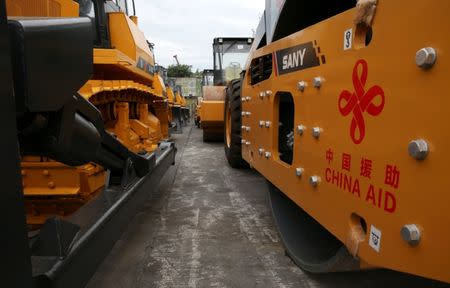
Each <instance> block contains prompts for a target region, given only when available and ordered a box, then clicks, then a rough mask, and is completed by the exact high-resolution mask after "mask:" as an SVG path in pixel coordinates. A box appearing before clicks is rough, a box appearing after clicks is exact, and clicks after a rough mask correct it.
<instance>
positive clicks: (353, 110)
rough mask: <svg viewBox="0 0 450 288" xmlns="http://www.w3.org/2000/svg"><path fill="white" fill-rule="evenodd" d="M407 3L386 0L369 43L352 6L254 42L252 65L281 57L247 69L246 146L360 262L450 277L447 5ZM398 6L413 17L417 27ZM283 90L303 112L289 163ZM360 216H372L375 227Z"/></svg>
mask: <svg viewBox="0 0 450 288" xmlns="http://www.w3.org/2000/svg"><path fill="white" fill-rule="evenodd" d="M404 2H405V1H379V3H378V5H377V10H376V15H375V18H374V20H373V24H372V31H373V36H372V39H371V41H369V42H370V43H366V42H367V40H366V33H365V32H366V31H364V30H360V27H357V26H355V24H354V18H355V14H356V8H355V9H350V10H347V11H346V12H344V13H341V14H338V15H336V16H334V17H332V18H329V19H327V20H325V21H322V22H320V23H318V24H315V25H312V26H309V27H308V28H305V29H303V30H301V31H299V32H297V33H294V34H291V35H289V36H287V37H285V38H282V39H280V40H278V41H276V42H273V43H271V44H269V45H267V46H265V47H263V48H261V49H258V50H255V51H254V52H253V53H252V55H251V59H250V60H251V61H249V62H253V63H254V61H256V59H258V58H260V57H263V56H268V57H273V66H272V73H271V74H270V77H268V78H267V79H265V80H263V81H260V82H259V83H256V84H252V83H251V79H250V74H251V73H250V67H247V73H246V76H245V78H244V80H243V88H242V93H241V97H242V111H243V112H242V113H246V112H250V114H249V116H248V117H242V125H244V126H248V127H251V129H249V131H248V132H247V131H243V132H242V139H243V141H248V142H249V145H243V148H242V154H243V158H244V159H245V160H246V161H247V162H248V163H249V164H250V165H251V166H252V167H253V168H255V169H256V170H257V171H259V172H260V173H261V174H262V175H263V176H264V177H266V178H267V179H268V180H269V181H270V182H272V183H273V184H274V185H275V186H276V187H278V188H279V189H280V190H281V191H283V193H284V194H286V195H287V196H288V197H289V198H290V199H292V200H293V201H294V202H295V203H296V204H297V205H299V206H301V207H302V208H303V209H304V210H305V211H306V212H307V213H308V214H310V215H311V216H312V217H313V218H314V219H316V220H317V221H318V222H319V223H321V224H322V225H323V226H324V227H325V228H326V229H327V230H328V231H330V232H331V233H332V234H333V235H335V236H336V237H337V238H338V239H339V240H340V241H342V243H344V244H345V245H346V246H347V248H348V250H349V251H350V252H351V253H352V254H353V255H354V256H356V257H358V258H359V259H360V260H361V267H362V268H367V267H386V268H390V269H394V270H398V271H403V272H407V273H412V274H416V275H421V276H425V277H429V278H434V279H438V280H441V281H446V282H450V273H449V271H450V246H449V245H448V244H449V243H450V230H449V229H448V227H450V213H449V212H448V211H449V210H448V203H449V201H450V196H449V194H448V193H447V192H448V188H445V187H447V186H446V180H445V179H446V178H447V174H448V170H447V169H446V167H447V165H448V163H449V162H450V153H449V151H447V150H446V148H448V147H449V146H450V137H449V133H448V131H446V130H445V125H446V123H449V122H450V118H449V117H450V113H449V111H448V107H450V97H449V92H448V91H447V92H446V90H445V83H446V81H447V80H448V76H449V71H450V58H449V57H448V54H447V53H446V52H448V51H450V41H449V39H448V37H446V36H445V35H448V32H449V29H448V28H449V27H450V23H449V17H448V15H447V12H448V11H449V9H450V3H449V2H448V1H444V0H435V1H413V2H408V5H405V3H404ZM424 11H428V12H426V13H424ZM430 11H432V13H430ZM400 14H401V15H407V17H408V18H409V19H414V21H415V22H416V23H415V25H414V29H411V26H410V22H409V21H407V20H405V21H403V20H399V17H400V19H403V18H401V17H404V16H399V15H400ZM431 27H432V29H431ZM349 30H350V31H353V34H351V35H352V36H351V37H350V38H349V39H348V40H346V38H345V32H346V31H349ZM346 41H351V42H352V44H351V45H349V43H348V42H347V43H346ZM366 44H368V45H367V46H366ZM301 45H303V46H301ZM346 45H347V46H346ZM424 47H433V48H434V49H435V51H437V60H436V63H435V64H434V66H433V67H432V68H429V69H423V68H420V67H418V66H417V65H416V62H415V57H416V52H417V51H418V50H420V49H421V48H424ZM287 48H290V49H291V52H292V53H286V50H284V49H287ZM304 48H307V49H312V50H311V51H309V52H307V53H310V57H311V58H308V57H306V58H304V59H303V58H302V57H303V56H301V55H304V54H305V50H303V49H304ZM288 52H289V51H288ZM297 53H300V54H301V55H299V54H297ZM298 57H300V58H298ZM277 60H281V61H277ZM300 61H305V62H304V64H305V65H306V61H313V62H314V65H310V67H308V68H307V69H306V68H305V69H298V70H297V71H293V70H295V69H291V71H289V72H286V69H287V70H289V69H290V68H292V67H294V66H295V65H297V66H298V65H299V64H298V63H300V65H304V64H303V62H300ZM308 63H309V62H308ZM308 65H309V64H308ZM337 71H339V73H337ZM248 97H250V98H248ZM282 98H283V99H290V100H288V102H289V103H290V104H289V105H291V107H293V109H294V115H295V116H294V119H293V128H294V129H293V132H294V135H293V140H294V146H293V147H294V149H293V159H292V162H291V163H287V162H285V161H283V160H282V159H281V158H282V157H281V155H280V147H279V138H278V137H279V129H280V128H279V127H280V126H279V123H280V119H281V116H282V114H283V113H284V112H285V111H284V110H283V109H284V108H282V106H283V104H282V102H281V101H280V99H282ZM202 105H205V103H203V104H202ZM416 139H424V140H425V141H426V142H427V143H428V148H429V153H428V155H427V157H426V159H424V160H417V159H414V158H413V157H412V156H410V155H409V153H408V147H409V143H411V141H414V140H416ZM444 148H445V149H444ZM266 152H267V153H266ZM298 169H301V170H298ZM298 171H301V172H302V173H298ZM299 174H300V175H301V176H299ZM355 217H356V218H358V219H359V218H361V219H364V221H365V223H367V231H365V232H364V231H363V229H360V228H361V227H360V222H359V221H358V222H357V223H356V222H355V221H354V219H355ZM407 224H415V225H416V226H417V227H419V228H420V231H421V240H420V243H419V244H418V245H415V246H413V245H409V244H408V243H406V242H405V241H404V240H403V239H402V237H401V233H400V231H401V229H402V227H403V226H404V225H407ZM375 229H376V230H375ZM374 231H377V233H376V235H379V236H380V239H379V240H380V242H379V246H377V247H376V248H374V247H373V246H371V245H370V243H371V241H370V238H371V237H372V234H373V232H374Z"/></svg>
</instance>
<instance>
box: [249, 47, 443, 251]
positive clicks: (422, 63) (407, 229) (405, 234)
mask: <svg viewBox="0 0 450 288" xmlns="http://www.w3.org/2000/svg"><path fill="white" fill-rule="evenodd" d="M436 59H437V52H436V50H435V49H434V48H432V47H426V48H422V49H420V50H419V51H417V53H416V58H415V60H416V65H417V66H418V67H419V68H422V69H430V68H431V67H432V66H433V65H434V64H435V63H436ZM312 82H313V86H314V88H317V89H319V88H320V87H321V86H322V84H323V82H324V79H323V78H322V77H320V76H318V77H314V79H313V81H312ZM306 87H308V83H307V82H305V81H303V80H302V81H300V82H298V83H297V89H298V90H299V91H301V92H303V91H305V89H306ZM272 94H273V93H272V91H270V90H267V91H262V92H260V94H259V97H260V98H261V99H264V98H265V97H270V96H272ZM249 101H251V97H249V96H246V97H242V102H249ZM250 115H251V112H249V111H242V117H250ZM270 126H271V122H270V121H264V120H260V121H259V127H266V128H270ZM241 129H242V131H246V132H250V130H251V128H250V127H249V126H242V127H241ZM305 130H306V127H305V126H304V125H298V126H297V133H298V134H299V135H300V136H302V135H303V134H304V132H305ZM322 131H323V129H322V128H320V127H313V128H312V129H311V134H312V136H313V137H314V138H315V139H319V138H320V134H321V132H322ZM241 141H242V142H241V143H242V144H245V145H247V146H249V145H250V144H251V143H250V141H247V140H244V139H242V140H241ZM428 152H429V145H428V143H427V141H425V140H424V139H416V140H413V141H411V142H410V143H409V145H408V153H409V155H410V156H411V157H413V158H414V159H416V160H424V159H425V158H426V157H427V156H428ZM258 154H259V155H260V156H262V155H264V156H265V158H267V159H269V158H270V157H271V156H272V153H271V152H269V151H265V150H264V149H263V148H259V149H258ZM304 172H305V169H304V168H302V167H297V168H296V169H295V175H296V176H297V177H301V176H302V175H303V174H304ZM320 181H321V179H320V177H319V176H317V175H313V176H311V177H310V178H309V183H310V184H311V186H312V187H317V186H318V185H319V183H320ZM400 234H401V236H402V238H403V239H404V240H405V241H406V242H407V243H408V244H410V245H411V246H415V245H417V244H419V242H420V238H421V233H420V229H419V227H418V226H417V225H415V224H408V225H404V226H403V227H402V229H401V231H400Z"/></svg>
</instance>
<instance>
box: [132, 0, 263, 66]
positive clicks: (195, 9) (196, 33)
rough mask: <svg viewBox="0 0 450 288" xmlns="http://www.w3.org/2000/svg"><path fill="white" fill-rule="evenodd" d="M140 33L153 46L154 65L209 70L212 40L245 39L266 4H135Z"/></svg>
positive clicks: (172, 0) (202, 0)
mask: <svg viewBox="0 0 450 288" xmlns="http://www.w3.org/2000/svg"><path fill="white" fill-rule="evenodd" d="M135 2H136V10H137V16H138V17H139V26H140V29H141V30H143V31H144V33H145V35H146V37H147V39H148V40H149V41H150V42H153V43H155V54H156V55H155V56H156V61H157V62H158V63H159V64H160V65H163V66H166V67H167V66H168V65H170V64H174V63H175V60H174V59H173V55H175V54H176V55H178V58H179V60H180V62H181V63H182V64H188V65H192V66H193V70H194V71H195V70H196V69H199V70H203V69H207V68H212V46H211V45H212V41H213V38H215V37H220V36H223V37H238V36H241V37H248V36H252V31H253V30H256V27H257V26H258V22H259V19H260V17H261V15H262V13H263V11H264V3H265V0H225V1H217V0H191V1H187V0H163V1H161V0H159V1H154V0H135Z"/></svg>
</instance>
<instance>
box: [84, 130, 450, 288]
mask: <svg viewBox="0 0 450 288" xmlns="http://www.w3.org/2000/svg"><path fill="white" fill-rule="evenodd" d="M201 136H202V134H201V130H199V129H198V128H195V127H194V128H192V129H191V128H190V127H187V128H184V134H183V135H176V136H174V138H175V141H176V142H177V146H178V155H177V163H176V165H175V166H173V167H171V168H170V169H169V171H168V172H167V173H166V175H165V177H164V178H163V179H162V183H161V187H160V189H159V192H158V194H157V195H153V196H152V198H151V199H149V200H148V201H147V202H146V203H145V205H144V207H143V209H142V210H141V211H140V212H139V213H138V214H137V215H136V217H135V219H134V220H133V222H132V223H131V224H130V225H129V227H128V229H127V231H126V232H125V233H124V235H123V237H122V239H121V240H119V241H118V242H117V244H116V246H115V247H114V249H113V251H112V252H111V254H110V255H109V256H108V257H107V258H106V260H105V261H104V263H103V264H102V266H101V267H100V268H99V270H98V272H97V273H96V274H95V275H94V277H93V278H92V279H91V282H90V283H89V285H88V287H89V288H94V287H95V288H122V287H137V288H143V287H246V288H247V287H280V288H285V287H286V288H287V287H301V288H303V287H305V288H316V287H317V288H341V287H342V288H343V287H346V288H347V287H350V288H352V287H354V288H363V287H374V288H375V287H377V288H379V287H380V288H381V287H399V288H403V287H407V288H414V287H417V288H419V287H420V288H430V287H448V286H445V285H442V284H438V283H433V282H430V281H428V280H425V279H422V278H418V277H412V276H408V275H405V274H400V273H397V272H393V271H370V272H359V273H338V274H328V275H311V274H308V273H305V272H303V271H302V270H300V269H299V268H297V267H296V266H295V265H294V264H293V262H292V261H291V260H290V259H289V258H288V257H286V256H285V254H284V249H283V247H282V244H281V243H280V238H279V237H278V234H277V231H276V229H275V227H274V224H273V221H272V217H271V212H270V210H269V207H268V205H267V199H266V193H267V190H266V189H267V188H266V184H265V181H264V179H263V178H262V177H261V176H260V175H258V174H257V173H256V172H255V171H252V170H249V169H247V170H233V169H231V168H229V167H228V165H227V163H226V160H225V158H224V153H223V144H221V143H202V137H201Z"/></svg>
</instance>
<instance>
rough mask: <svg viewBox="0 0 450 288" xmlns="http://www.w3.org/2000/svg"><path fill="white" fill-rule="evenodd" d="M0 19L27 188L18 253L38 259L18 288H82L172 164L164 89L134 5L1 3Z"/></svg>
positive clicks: (27, 260) (58, 0) (29, 263)
mask: <svg viewBox="0 0 450 288" xmlns="http://www.w3.org/2000/svg"><path fill="white" fill-rule="evenodd" d="M0 12H1V14H0V17H1V20H0V24H1V29H0V32H1V33H2V34H1V39H2V42H1V44H2V46H1V47H0V49H1V51H0V55H1V57H2V61H3V62H2V69H3V71H2V73H3V74H2V75H6V77H5V78H4V80H2V85H3V84H4V85H5V87H6V88H4V90H3V92H2V93H4V94H5V95H2V97H3V96H4V97H3V98H5V99H9V98H8V97H11V95H12V94H11V91H14V97H13V98H11V99H12V100H11V101H13V102H11V101H9V100H6V103H9V104H11V103H15V105H10V107H8V108H6V107H4V109H5V108H6V109H9V110H10V111H12V112H13V115H10V117H12V118H10V119H9V120H8V123H9V124H10V125H12V124H11V123H16V122H17V128H14V129H17V132H16V133H15V135H14V134H11V135H10V136H11V139H8V141H13V143H14V141H15V142H16V146H17V143H19V148H20V150H19V151H16V152H14V151H15V150H14V149H12V150H11V151H12V152H10V153H12V156H10V158H11V157H12V158H14V159H15V157H17V159H19V156H20V159H21V163H20V168H19V167H17V169H19V170H18V171H16V172H17V174H18V175H19V177H20V180H19V181H20V183H18V185H17V186H15V187H16V188H17V190H16V192H17V191H21V190H22V191H23V194H22V193H20V196H17V197H15V198H11V197H10V198H8V197H6V199H14V200H16V202H14V203H13V205H12V206H11V207H8V208H7V209H13V208H16V209H17V210H14V211H15V212H14V213H16V215H17V218H15V219H14V221H15V223H16V225H15V226H14V229H16V230H18V231H19V233H20V231H21V229H22V232H21V233H22V234H21V235H22V236H24V235H25V233H27V234H28V237H22V238H21V237H20V236H19V237H18V238H14V237H12V239H15V240H19V241H16V242H17V243H9V246H12V247H16V246H18V247H21V245H22V248H24V247H25V246H29V247H30V253H31V257H30V255H22V256H23V257H22V258H20V256H21V255H19V256H17V257H19V258H20V261H19V260H18V261H17V263H20V264H21V265H23V266H24V269H23V270H22V271H23V274H22V275H21V277H22V278H23V279H22V280H20V279H19V280H18V281H19V282H15V283H24V285H15V287H28V286H27V285H25V283H28V282H27V281H31V280H30V279H31V278H34V279H35V280H34V281H36V283H38V284H36V285H37V286H36V287H41V286H40V285H42V287H49V286H51V287H81V286H84V284H85V283H87V281H88V280H89V278H90V276H91V275H92V274H93V272H94V271H95V269H96V267H97V266H98V265H99V263H101V261H102V260H103V258H104V257H105V256H106V255H107V253H108V252H109V250H110V249H111V248H112V246H113V245H114V243H115V241H116V240H117V239H118V237H119V236H120V234H121V232H122V231H123V229H124V228H125V227H126V225H127V223H128V222H129V220H130V219H131V217H132V216H133V215H134V213H135V212H136V209H138V207H139V205H140V204H142V203H143V200H144V199H146V197H147V196H148V195H149V194H150V193H152V191H154V189H155V188H156V186H157V183H158V182H159V179H160V178H161V177H162V175H163V174H164V172H165V171H166V170H167V169H168V167H169V166H170V165H171V164H173V163H174V155H175V150H176V149H175V147H174V144H173V143H171V142H170V141H168V140H169V115H170V114H169V99H168V98H167V91H166V87H165V84H164V81H163V80H162V77H161V76H160V75H159V74H158V73H157V72H156V71H155V61H154V54H153V44H151V43H150V42H149V41H147V39H146V38H145V36H144V34H143V33H142V32H141V31H140V30H139V25H138V18H137V16H136V15H135V4H134V1H104V0H77V1H72V0H42V1H41V0H40V1H37V0H6V1H4V0H2V1H0ZM6 16H7V17H8V18H6ZM7 19H8V20H7ZM8 79H10V80H9V81H8ZM10 83H12V84H13V87H11V89H9V90H8V88H7V87H9V86H8V85H9V84H10ZM8 101H9V102H8ZM10 114H11V113H10ZM8 115H9V114H8ZM4 117H6V116H4ZM12 127H14V126H12ZM11 129H12V128H11ZM14 139H15V140H14ZM4 144H5V145H6V142H5V143H4ZM16 150H17V149H16ZM14 153H16V154H17V155H15V154H14ZM19 153H20V154H19ZM11 167H15V166H11ZM11 169H12V170H13V171H15V170H14V168H11ZM13 179H14V177H13ZM13 183H15V182H13ZM15 184H17V183H15ZM22 188H23V189H22ZM8 191H9V190H8ZM23 198H24V199H23ZM17 203H19V204H17ZM14 205H15V206H14ZM21 205H22V206H21ZM20 207H22V208H23V207H25V210H26V223H27V224H28V226H25V223H24V222H21V221H22V220H23V219H24V218H23V215H22V216H20V215H19V214H20V211H21V208H20ZM17 211H18V212H17ZM22 213H23V210H22ZM11 215H13V214H11ZM24 227H28V229H27V231H25V230H24ZM12 234H14V233H12ZM18 235H20V234H18ZM25 242H26V244H24V243H25ZM23 245H25V246H23ZM23 250H24V251H28V249H23ZM23 253H25V254H27V252H23ZM27 256H28V257H27ZM30 267H32V270H31V268H30ZM31 271H33V272H32V273H31ZM28 272H29V273H28ZM11 277H14V275H13V274H12V275H11ZM6 283H8V281H7V282H6Z"/></svg>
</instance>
